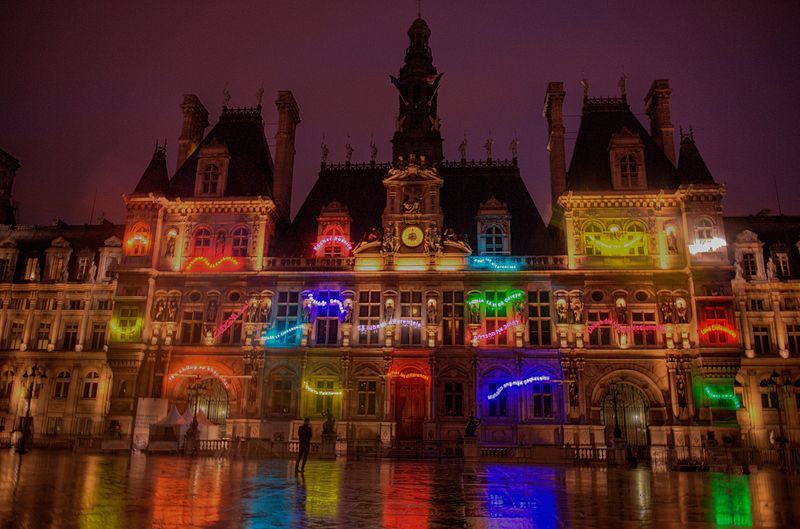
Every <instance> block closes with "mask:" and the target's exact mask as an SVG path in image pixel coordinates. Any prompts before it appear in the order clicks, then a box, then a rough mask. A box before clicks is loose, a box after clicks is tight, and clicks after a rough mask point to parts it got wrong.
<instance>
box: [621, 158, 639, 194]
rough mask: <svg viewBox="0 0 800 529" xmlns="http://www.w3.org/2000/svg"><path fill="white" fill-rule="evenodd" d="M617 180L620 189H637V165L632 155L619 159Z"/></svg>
mask: <svg viewBox="0 0 800 529" xmlns="http://www.w3.org/2000/svg"><path fill="white" fill-rule="evenodd" d="M619 179H620V184H621V186H622V187H639V164H638V163H637V162H636V156H634V155H633V154H626V155H625V156H623V157H622V158H621V159H620V161H619Z"/></svg>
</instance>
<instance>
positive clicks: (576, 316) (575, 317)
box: [570, 296, 583, 323]
mask: <svg viewBox="0 0 800 529" xmlns="http://www.w3.org/2000/svg"><path fill="white" fill-rule="evenodd" d="M570 309H572V323H583V301H581V298H579V297H578V296H575V297H573V298H572V299H571V300H570Z"/></svg>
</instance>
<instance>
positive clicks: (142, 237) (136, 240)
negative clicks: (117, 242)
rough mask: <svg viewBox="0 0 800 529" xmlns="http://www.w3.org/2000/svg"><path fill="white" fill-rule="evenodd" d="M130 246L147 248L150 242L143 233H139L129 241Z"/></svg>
mask: <svg viewBox="0 0 800 529" xmlns="http://www.w3.org/2000/svg"><path fill="white" fill-rule="evenodd" d="M127 243H128V246H133V245H134V244H137V243H138V244H141V245H142V246H147V245H148V244H150V240H149V239H148V238H147V236H146V235H144V234H142V233H137V234H136V235H134V236H132V237H131V238H130V239H128V240H127Z"/></svg>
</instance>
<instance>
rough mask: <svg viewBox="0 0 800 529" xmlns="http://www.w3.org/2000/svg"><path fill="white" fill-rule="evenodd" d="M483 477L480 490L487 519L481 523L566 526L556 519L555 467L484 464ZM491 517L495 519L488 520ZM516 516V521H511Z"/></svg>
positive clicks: (539, 527)
mask: <svg viewBox="0 0 800 529" xmlns="http://www.w3.org/2000/svg"><path fill="white" fill-rule="evenodd" d="M486 481H487V484H486V486H485V490H484V493H485V495H486V497H485V499H486V509H487V514H488V515H489V518H490V521H489V523H488V524H487V525H486V526H485V527H490V528H494V527H498V528H500V527H535V528H536V529H556V528H557V527H566V525H565V524H563V523H562V522H560V521H559V512H558V501H557V492H556V491H557V489H558V488H559V487H558V485H557V484H558V481H559V476H558V470H557V469H554V468H547V467H530V466H516V465H488V466H487V468H486ZM561 515H562V516H565V515H566V513H564V512H562V513H561ZM491 519H496V522H497V523H492V520H491ZM517 520H518V521H519V522H520V524H519V525H516V524H514V523H513V522H514V521H517Z"/></svg>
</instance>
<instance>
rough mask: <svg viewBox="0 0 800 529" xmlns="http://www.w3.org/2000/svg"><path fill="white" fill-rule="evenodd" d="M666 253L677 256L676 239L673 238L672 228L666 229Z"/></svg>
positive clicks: (673, 230) (673, 229)
mask: <svg viewBox="0 0 800 529" xmlns="http://www.w3.org/2000/svg"><path fill="white" fill-rule="evenodd" d="M667 253H668V254H669V255H678V238H677V237H676V236H675V228H673V227H672V226H669V227H668V228H667Z"/></svg>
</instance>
